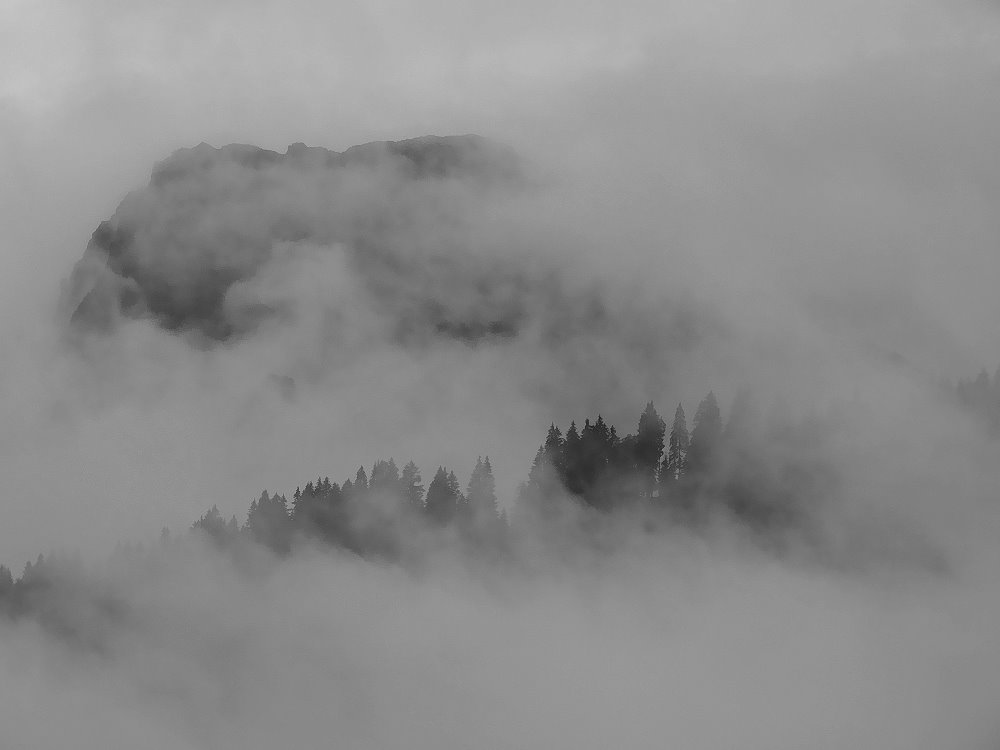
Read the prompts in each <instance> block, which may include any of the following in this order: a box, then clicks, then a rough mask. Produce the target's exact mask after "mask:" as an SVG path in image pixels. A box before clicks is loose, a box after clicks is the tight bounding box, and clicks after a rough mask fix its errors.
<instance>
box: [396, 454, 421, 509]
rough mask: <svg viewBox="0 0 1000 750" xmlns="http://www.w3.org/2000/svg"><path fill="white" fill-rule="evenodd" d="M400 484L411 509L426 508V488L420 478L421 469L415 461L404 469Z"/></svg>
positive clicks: (410, 462)
mask: <svg viewBox="0 0 1000 750" xmlns="http://www.w3.org/2000/svg"><path fill="white" fill-rule="evenodd" d="M399 481H400V484H401V485H402V489H403V496H404V497H405V498H406V500H407V502H408V503H409V505H410V507H411V508H415V509H422V508H423V507H424V486H423V485H422V484H421V482H422V481H423V479H422V478H421V476H420V469H418V468H417V465H416V464H415V463H413V461H409V462H407V464H406V466H404V467H403V473H402V476H401V477H400V480H399Z"/></svg>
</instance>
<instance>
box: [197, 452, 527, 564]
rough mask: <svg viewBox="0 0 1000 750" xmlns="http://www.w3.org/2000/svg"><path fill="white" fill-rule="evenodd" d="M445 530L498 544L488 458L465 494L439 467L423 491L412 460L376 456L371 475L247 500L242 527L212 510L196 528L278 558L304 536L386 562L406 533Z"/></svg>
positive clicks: (500, 522)
mask: <svg viewBox="0 0 1000 750" xmlns="http://www.w3.org/2000/svg"><path fill="white" fill-rule="evenodd" d="M442 527H452V528H454V529H456V530H457V531H458V532H460V533H461V534H462V535H463V536H464V538H466V539H467V540H469V541H473V542H479V543H482V544H485V545H496V544H497V543H499V542H500V541H501V540H502V537H503V535H504V533H505V531H506V530H507V528H508V524H507V515H506V511H503V510H501V509H500V508H499V504H498V502H497V495H496V481H495V479H494V477H493V466H492V464H491V463H490V459H489V456H487V457H486V458H485V459H484V458H482V457H480V458H479V459H477V461H476V466H475V468H474V469H473V470H472V476H471V477H470V479H469V482H468V484H467V486H466V489H465V491H464V492H463V491H462V488H461V485H460V484H459V480H458V477H457V476H456V475H455V472H454V471H450V470H448V469H447V468H445V467H443V466H438V468H437V471H436V472H435V474H434V477H433V478H432V479H431V482H430V484H429V485H428V486H427V488H426V491H425V489H424V485H423V477H422V476H421V474H420V470H419V469H418V468H417V466H416V464H414V463H413V462H412V461H410V462H408V463H407V464H406V465H405V466H404V467H403V469H402V471H400V469H399V467H398V466H397V464H396V462H395V460H394V459H392V458H390V459H389V460H388V461H386V460H381V459H380V460H378V461H376V462H375V463H374V465H373V466H372V468H371V472H366V471H365V468H364V467H363V466H362V467H360V468H358V470H357V473H356V474H355V476H354V479H353V480H352V479H346V480H345V481H344V482H343V484H337V483H336V482H331V481H330V478H329V477H320V478H318V479H316V480H315V481H310V482H308V483H307V484H306V485H305V486H304V487H296V489H295V492H294V493H293V494H292V501H291V502H289V501H288V500H287V498H286V497H285V496H284V495H279V494H277V493H275V494H273V495H272V494H269V493H268V492H267V490H265V491H264V492H262V493H261V495H260V497H259V498H257V499H256V500H254V501H253V502H252V503H250V509H249V511H248V512H247V518H246V521H245V522H244V523H243V524H242V525H240V524H239V523H238V522H237V520H236V517H235V516H233V517H232V518H230V519H229V520H228V521H227V520H225V519H224V518H223V517H222V515H221V514H220V513H219V510H218V507H217V506H214V505H213V506H212V508H211V509H210V510H209V511H208V512H207V513H205V515H203V516H202V517H201V518H200V519H198V520H197V521H196V522H195V523H194V526H193V528H194V529H198V530H201V531H204V532H206V533H208V534H209V535H210V536H211V537H212V538H213V539H215V540H216V541H217V542H220V543H222V544H232V543H234V542H236V541H238V540H240V539H241V538H248V539H252V540H253V541H255V542H257V543H259V544H263V545H265V546H266V547H268V548H270V549H271V550H272V551H274V552H275V553H277V554H280V555H284V554H288V552H290V551H291V548H292V545H293V543H294V541H295V539H297V538H304V539H312V540H318V541H320V542H323V543H326V544H331V545H334V546H337V547H341V548H344V549H347V550H351V551H353V552H357V553H358V554H362V555H379V556H387V557H397V556H398V555H399V554H400V553H401V549H400V547H401V545H403V544H404V543H405V541H406V540H405V538H404V537H405V536H406V535H407V534H410V533H414V532H415V531H420V532H423V531H427V530H429V529H430V530H433V529H435V528H442Z"/></svg>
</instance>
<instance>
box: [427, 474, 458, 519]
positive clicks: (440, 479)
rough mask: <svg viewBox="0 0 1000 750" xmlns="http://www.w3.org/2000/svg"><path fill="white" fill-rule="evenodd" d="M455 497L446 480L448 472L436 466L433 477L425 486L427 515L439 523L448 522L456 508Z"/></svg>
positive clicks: (453, 515)
mask: <svg viewBox="0 0 1000 750" xmlns="http://www.w3.org/2000/svg"><path fill="white" fill-rule="evenodd" d="M455 500H456V498H455V496H454V493H453V492H452V488H451V487H450V485H449V482H448V472H447V471H445V469H444V467H443V466H438V469H437V471H436V472H435V473H434V478H433V479H432V480H431V483H430V485H429V486H428V487H427V503H426V505H425V506H424V508H425V510H426V511H427V515H428V516H430V518H431V519H433V520H434V521H437V522H438V523H441V524H446V523H450V522H451V520H452V519H453V518H454V517H455V512H456V510H457V504H456V502H455Z"/></svg>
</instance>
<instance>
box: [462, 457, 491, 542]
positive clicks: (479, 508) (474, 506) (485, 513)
mask: <svg viewBox="0 0 1000 750" xmlns="http://www.w3.org/2000/svg"><path fill="white" fill-rule="evenodd" d="M467 497H468V503H469V509H470V513H471V517H472V522H473V524H474V525H475V526H477V527H479V528H487V527H489V526H490V525H492V524H493V523H494V522H495V521H496V520H497V496H496V482H495V481H494V479H493V467H492V466H491V465H490V457H489V456H487V457H486V460H485V461H483V459H482V457H479V458H477V459H476V468H474V469H473V470H472V477H471V478H470V479H469V487H468V492H467Z"/></svg>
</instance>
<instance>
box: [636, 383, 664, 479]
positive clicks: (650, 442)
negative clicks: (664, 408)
mask: <svg viewBox="0 0 1000 750" xmlns="http://www.w3.org/2000/svg"><path fill="white" fill-rule="evenodd" d="M666 428H667V425H666V423H665V422H664V421H663V420H662V419H661V418H660V415H659V414H657V413H656V408H655V407H654V406H653V402H652V401H650V402H649V403H648V404H646V408H645V409H644V410H643V412H642V415H641V416H640V417H639V430H638V433H637V434H636V437H635V463H636V468H637V469H638V471H639V478H640V481H641V483H642V492H644V493H645V496H646V497H651V496H652V494H653V488H654V487H655V486H656V474H657V469H658V468H659V466H660V458H661V457H662V456H663V433H664V431H665V430H666Z"/></svg>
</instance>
